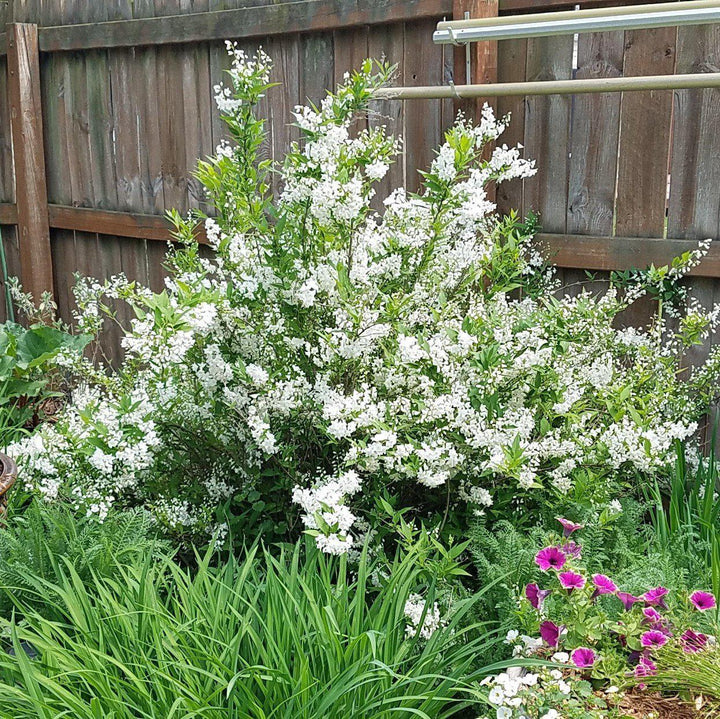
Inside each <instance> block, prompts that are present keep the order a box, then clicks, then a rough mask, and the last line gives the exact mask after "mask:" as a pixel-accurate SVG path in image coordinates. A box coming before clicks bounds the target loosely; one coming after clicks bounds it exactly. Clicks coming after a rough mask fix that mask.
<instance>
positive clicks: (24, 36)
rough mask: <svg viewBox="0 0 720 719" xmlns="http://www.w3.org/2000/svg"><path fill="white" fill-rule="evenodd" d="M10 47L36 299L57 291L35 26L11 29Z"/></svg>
mask: <svg viewBox="0 0 720 719" xmlns="http://www.w3.org/2000/svg"><path fill="white" fill-rule="evenodd" d="M7 47H8V51H7V55H8V101H9V105H10V125H11V131H12V143H13V162H14V166H15V202H16V204H17V218H18V219H17V226H18V230H17V231H18V243H19V246H20V272H21V280H22V284H23V288H24V289H25V291H26V292H30V293H32V295H33V297H35V299H36V300H38V299H39V298H40V295H41V294H42V293H43V292H45V291H48V292H51V293H52V292H53V289H54V288H53V272H52V254H51V249H50V226H49V219H48V197H47V181H46V178H45V153H44V145H43V123H42V100H41V95H40V51H39V46H38V28H37V25H33V24H30V23H12V24H9V25H8V26H7Z"/></svg>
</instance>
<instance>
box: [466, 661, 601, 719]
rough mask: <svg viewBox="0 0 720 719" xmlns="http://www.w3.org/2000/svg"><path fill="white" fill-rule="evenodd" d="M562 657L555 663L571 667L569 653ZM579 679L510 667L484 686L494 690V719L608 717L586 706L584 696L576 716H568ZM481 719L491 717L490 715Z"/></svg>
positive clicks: (578, 700) (552, 671)
mask: <svg viewBox="0 0 720 719" xmlns="http://www.w3.org/2000/svg"><path fill="white" fill-rule="evenodd" d="M562 655H563V653H562V652H558V653H557V654H556V655H554V656H553V657H552V661H553V662H555V663H558V664H561V663H564V664H567V662H568V656H567V654H565V655H564V656H562ZM576 680H577V678H576V676H575V675H574V673H573V671H572V670H570V671H565V672H563V671H561V670H560V669H551V668H548V667H542V668H536V669H535V670H534V671H533V670H530V669H524V668H522V667H510V668H508V669H507V670H506V671H504V672H502V673H500V674H497V675H494V676H489V677H486V678H485V679H483V680H482V681H481V682H480V684H481V686H485V687H490V689H489V691H488V694H487V701H488V703H489V704H490V705H491V706H493V707H494V714H493V716H492V719H562V717H565V716H573V717H580V716H582V717H583V718H584V719H586V718H589V717H593V716H606V712H604V711H599V710H598V711H597V712H595V711H593V710H592V709H590V706H589V705H585V703H584V702H583V701H582V696H583V694H579V695H578V696H577V697H576V698H574V701H573V702H572V703H573V705H574V706H573V710H572V713H571V714H570V713H568V712H569V702H570V697H571V695H573V684H574V682H575V681H576ZM555 707H558V708H557V709H556V708H555ZM561 711H562V712H563V713H562V714H561V713H560V712H561ZM481 719H491V718H490V717H487V716H486V717H481Z"/></svg>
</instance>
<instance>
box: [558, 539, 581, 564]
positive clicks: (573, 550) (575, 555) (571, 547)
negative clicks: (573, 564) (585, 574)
mask: <svg viewBox="0 0 720 719" xmlns="http://www.w3.org/2000/svg"><path fill="white" fill-rule="evenodd" d="M560 549H561V550H562V553H563V554H564V555H565V556H566V557H570V558H571V559H580V558H581V557H582V547H581V546H580V545H579V544H578V543H577V542H573V541H572V540H570V541H569V542H565V544H563V545H562V547H560Z"/></svg>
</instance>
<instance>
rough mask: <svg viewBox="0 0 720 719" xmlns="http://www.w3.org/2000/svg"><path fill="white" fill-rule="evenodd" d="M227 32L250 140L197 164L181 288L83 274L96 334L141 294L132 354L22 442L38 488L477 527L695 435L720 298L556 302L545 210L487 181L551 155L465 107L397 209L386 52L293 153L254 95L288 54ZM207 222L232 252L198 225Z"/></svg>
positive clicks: (652, 466) (330, 518)
mask: <svg viewBox="0 0 720 719" xmlns="http://www.w3.org/2000/svg"><path fill="white" fill-rule="evenodd" d="M230 52H231V54H232V55H233V60H234V62H233V67H232V69H231V71H230V73H229V76H230V80H231V85H230V86H229V87H226V88H218V103H219V106H220V109H221V111H222V113H223V117H224V119H225V121H226V123H227V125H228V127H229V130H230V134H231V135H232V138H233V143H232V144H230V143H228V144H224V145H222V146H221V147H220V148H218V152H217V155H216V157H214V158H213V159H211V160H208V161H207V162H201V163H200V165H199V172H198V175H199V177H200V179H201V180H202V181H203V183H204V184H205V186H206V188H207V190H208V193H209V196H210V198H211V200H212V202H213V204H214V207H215V214H214V216H213V217H208V218H201V217H199V216H192V217H190V218H185V219H183V218H180V217H177V216H176V218H175V219H176V224H177V233H178V239H180V240H182V241H183V243H184V244H183V247H182V248H181V249H179V250H176V251H173V252H171V253H170V255H169V256H168V265H169V269H170V274H169V277H168V279H167V281H166V284H167V287H166V289H165V291H164V292H162V293H160V294H153V293H151V292H149V291H148V290H147V289H145V288H141V287H138V286H136V285H134V284H133V283H128V282H125V281H123V279H122V278H113V279H112V280H111V281H109V282H108V283H106V285H104V286H103V285H100V284H98V283H93V282H83V283H81V285H80V287H79V291H78V304H79V311H78V315H77V320H78V323H79V324H80V326H81V327H82V328H83V329H93V330H95V331H96V330H97V329H98V327H99V324H100V322H101V321H102V317H103V308H104V307H105V304H106V301H105V297H104V294H105V292H106V291H107V292H109V293H110V294H111V295H112V296H113V297H119V298H121V299H124V300H125V301H127V302H129V303H131V305H132V307H133V309H134V310H135V314H136V319H135V320H134V321H133V323H132V327H131V328H129V329H128V330H127V332H126V335H125V338H124V340H123V344H124V347H125V349H126V352H127V357H126V360H125V362H124V365H123V366H122V368H121V369H120V370H119V372H118V373H117V374H116V375H113V376H111V377H107V378H105V379H103V378H101V377H99V376H98V374H97V373H95V374H94V375H93V377H92V380H93V386H92V387H86V388H82V389H80V390H78V392H77V393H76V395H75V398H74V401H73V402H72V403H71V404H70V405H69V406H68V408H67V410H66V412H65V414H64V415H63V416H62V417H61V418H60V419H59V421H58V422H57V424H55V425H53V426H47V427H45V428H44V430H43V431H42V432H41V433H39V434H38V435H36V436H35V437H33V438H32V439H31V440H29V441H28V442H24V443H22V444H20V445H18V446H16V447H15V448H14V452H15V454H16V455H17V456H18V458H19V459H20V461H21V463H22V466H23V470H24V473H23V476H24V479H25V482H26V483H27V485H28V486H30V487H32V488H34V489H35V490H37V492H39V493H40V494H41V495H43V496H46V497H48V498H53V497H56V496H69V497H72V498H73V500H74V501H75V502H77V503H78V505H79V506H81V507H83V508H85V509H87V511H88V512H91V513H96V514H98V515H99V516H100V517H102V516H103V514H104V513H105V512H106V511H107V509H108V507H110V506H111V505H112V504H113V503H115V502H122V503H124V504H127V503H133V504H135V503H140V504H144V505H146V506H148V507H150V508H151V509H152V510H153V511H154V512H155V514H156V516H157V517H158V518H159V519H160V520H161V521H163V522H165V523H166V524H167V525H168V526H169V527H172V528H174V529H175V530H177V531H178V532H180V533H185V532H205V531H214V530H215V529H217V523H218V522H220V523H223V525H224V523H225V522H226V521H229V522H230V524H231V525H232V526H230V529H231V530H233V531H234V532H235V533H236V534H238V535H242V534H244V533H250V532H252V533H258V532H264V533H266V534H268V535H271V536H275V537H286V536H288V535H292V534H293V533H296V532H297V531H298V530H299V529H301V528H303V527H304V528H306V529H307V530H309V531H311V532H313V533H314V534H315V535H316V538H317V543H318V546H320V547H321V548H322V549H324V550H325V551H327V552H331V553H342V552H345V551H347V549H348V548H349V547H350V546H352V544H353V542H354V541H357V539H358V537H359V536H360V535H361V534H363V533H365V532H367V530H368V528H369V527H372V525H373V522H372V521H370V522H368V520H372V512H373V511H374V509H373V508H374V507H375V506H376V502H377V500H378V499H380V498H384V499H386V500H389V501H390V504H392V503H393V502H394V503H395V506H403V507H404V506H413V507H415V508H417V509H419V511H420V513H421V514H422V516H425V517H428V516H430V517H433V516H437V517H441V516H445V517H446V518H448V517H449V518H450V519H452V520H453V521H454V522H455V523H456V524H457V525H459V526H462V523H463V522H464V521H465V519H464V518H465V517H466V516H470V515H472V514H474V513H478V512H482V511H485V510H487V508H489V507H490V506H491V505H493V504H494V503H495V507H494V509H493V511H496V510H498V509H499V510H500V511H502V508H503V507H504V506H505V505H507V504H508V503H516V502H518V501H524V502H526V503H532V502H535V501H537V500H539V499H541V498H545V499H548V498H550V499H552V497H553V496H554V495H557V494H558V493H559V494H565V493H568V492H570V491H572V489H573V487H574V485H575V484H576V483H578V482H579V483H580V484H582V486H583V488H584V489H583V491H586V492H594V493H597V494H599V495H602V496H606V495H607V494H608V493H609V492H611V491H612V486H613V485H612V483H610V482H609V480H610V479H611V478H615V480H614V481H616V480H617V478H623V477H632V476H634V475H635V473H636V472H638V471H640V472H652V471H655V470H657V469H659V468H662V467H663V466H664V465H665V464H666V463H667V462H668V461H669V450H670V447H671V444H672V442H673V440H674V439H676V438H685V437H688V436H690V435H692V434H693V432H694V431H695V428H696V424H695V421H696V419H697V418H698V416H699V415H700V414H701V412H702V409H703V402H704V401H705V400H706V399H707V397H708V396H709V395H710V394H711V393H712V390H711V389H710V388H711V387H712V383H713V382H714V380H715V377H716V375H717V366H718V363H719V362H720V360H719V358H718V356H717V355H713V356H712V357H711V359H710V360H709V363H708V364H707V365H706V366H705V367H704V368H702V369H701V370H699V371H698V372H696V373H695V374H694V375H693V376H692V378H691V379H690V380H689V381H686V380H684V379H682V378H681V377H680V375H679V370H678V367H679V364H678V359H679V358H680V357H681V356H682V353H683V349H684V346H685V345H686V344H689V343H692V342H695V341H698V337H700V336H702V335H703V333H706V332H707V331H708V329H709V327H710V326H711V325H712V324H713V323H714V321H715V319H716V316H717V314H718V313H717V312H713V313H703V312H702V310H701V309H700V308H693V309H692V311H691V313H690V314H689V315H688V318H686V319H681V320H680V325H681V329H680V330H678V331H674V332H671V331H669V329H668V328H667V327H666V325H665V323H664V321H663V319H662V318H658V320H657V321H656V322H655V323H654V324H653V326H652V327H651V328H650V329H649V330H647V331H645V330H640V329H625V330H621V329H617V328H616V324H615V320H616V318H617V316H618V315H619V313H621V312H622V310H623V309H625V308H626V307H627V305H628V304H629V303H630V302H632V300H633V297H634V296H637V295H638V294H640V291H634V292H633V293H632V295H633V296H631V293H629V292H626V293H619V292H617V291H615V290H614V289H610V290H609V291H607V292H606V293H605V294H601V295H599V296H596V295H591V294H589V293H588V292H582V293H580V294H579V295H577V296H575V297H570V296H564V297H560V298H559V299H558V298H557V294H555V295H554V294H553V293H552V292H551V290H552V289H553V284H552V274H551V272H550V271H549V270H548V268H547V267H546V266H545V265H544V264H543V263H542V260H541V259H540V257H539V256H538V253H537V251H536V250H535V249H533V245H532V232H531V228H530V227H529V226H527V225H525V224H522V223H521V222H520V221H519V220H518V219H517V217H515V216H510V217H506V218H501V217H498V216H497V215H496V214H495V205H494V203H493V202H492V201H491V200H490V198H489V196H488V194H487V190H486V188H487V187H488V185H489V184H492V183H495V184H496V183H499V182H504V181H507V180H511V179H513V178H523V177H529V176H531V175H532V174H533V173H534V171H535V170H534V166H533V163H532V162H530V161H527V160H525V159H523V158H522V157H521V155H520V150H519V149H518V148H508V147H507V146H505V145H502V144H500V142H496V141H497V140H498V138H499V137H500V135H501V134H502V132H503V130H504V129H505V124H506V120H498V119H496V118H495V117H494V116H493V113H492V110H491V109H490V108H488V107H486V108H485V109H484V111H483V113H482V118H481V121H480V124H479V125H477V126H474V125H473V124H471V123H470V122H468V121H466V120H464V119H463V118H462V117H460V118H459V119H458V120H457V122H456V123H455V125H454V126H453V127H452V128H451V129H450V130H448V132H447V133H446V136H445V142H444V144H443V145H442V147H440V149H439V150H438V152H437V157H436V159H435V160H434V161H433V163H432V166H431V167H430V168H429V169H428V170H427V171H426V172H424V173H423V187H422V189H421V190H420V191H419V192H418V193H408V192H406V191H405V190H404V189H402V188H398V189H396V190H395V191H394V192H392V193H391V194H390V195H389V196H388V197H387V198H386V199H385V200H384V201H383V202H382V209H381V210H379V211H378V210H376V209H373V206H374V205H373V204H371V203H372V200H373V197H374V195H375V186H376V184H377V182H378V181H379V180H380V179H381V178H382V177H383V176H384V175H385V174H386V173H387V171H388V168H389V166H390V164H391V163H392V162H393V161H394V158H395V155H396V154H397V152H398V150H399V143H398V141H397V140H396V139H394V138H392V137H390V136H389V135H388V134H387V133H386V131H385V128H383V127H372V128H369V129H362V130H361V131H359V132H355V133H354V132H353V131H352V128H353V124H352V123H353V120H354V118H355V116H356V115H357V113H362V112H364V111H365V110H366V109H367V107H368V103H369V101H370V100H371V97H372V93H373V91H374V89H375V88H377V87H378V86H379V85H381V84H383V83H385V82H386V81H387V79H388V74H389V70H388V68H386V67H384V66H382V65H374V64H373V63H371V62H370V61H367V62H366V63H365V64H364V65H363V67H362V69H361V70H360V71H359V72H356V73H354V74H352V75H348V76H347V78H346V80H345V83H344V84H343V85H342V86H340V87H339V88H338V89H337V91H336V92H335V93H334V94H328V96H327V97H326V98H325V99H324V100H323V101H322V103H321V104H320V106H319V107H314V106H310V107H301V108H297V110H296V113H295V119H296V123H297V126H298V127H299V130H300V132H301V135H302V140H301V141H300V142H299V143H297V144H295V145H294V146H293V147H292V149H291V150H290V151H289V152H288V154H287V157H286V158H285V161H284V163H283V165H282V166H281V167H279V168H276V167H274V166H272V165H271V162H270V161H269V160H266V159H262V157H263V153H262V147H263V143H264V142H265V134H264V124H263V120H262V119H260V118H258V117H256V115H255V106H256V104H257V102H258V100H259V99H260V98H261V97H262V96H263V94H264V93H265V92H266V91H267V90H268V89H269V85H268V78H269V67H270V61H269V59H268V58H267V57H266V56H265V55H264V54H262V53H260V54H259V55H258V56H257V57H256V58H253V59H249V58H246V57H245V56H244V55H243V53H242V52H241V51H239V50H236V49H234V48H233V47H231V48H230ZM488 143H495V149H494V150H493V151H492V153H490V154H489V159H483V157H484V155H483V153H484V151H485V148H486V146H487V145H488ZM276 170H277V171H278V172H280V175H281V180H282V183H281V185H282V192H281V194H280V196H279V197H278V198H277V199H275V198H273V196H272V194H271V192H270V187H269V185H270V182H269V176H270V173H271V172H274V171H276ZM201 221H202V222H204V226H205V230H206V233H207V239H208V242H209V244H210V247H211V248H212V250H214V253H213V254H212V257H208V256H206V254H204V253H203V252H201V251H200V248H199V246H198V244H197V243H196V242H195V241H194V235H195V234H196V233H197V231H198V229H199V224H200V222H201ZM701 254H702V250H699V251H698V252H697V253H694V254H692V256H689V257H687V258H685V260H684V261H683V262H684V264H683V263H680V264H679V265H677V266H678V267H681V266H683V267H684V266H685V265H689V264H692V262H695V261H697V259H698V258H699V257H700V255H701ZM673 267H675V265H674V266H673ZM641 291H643V290H642V287H641ZM606 498H607V497H606ZM228 518H230V519H229V520H228ZM225 529H227V527H225V526H223V527H222V530H221V531H225Z"/></svg>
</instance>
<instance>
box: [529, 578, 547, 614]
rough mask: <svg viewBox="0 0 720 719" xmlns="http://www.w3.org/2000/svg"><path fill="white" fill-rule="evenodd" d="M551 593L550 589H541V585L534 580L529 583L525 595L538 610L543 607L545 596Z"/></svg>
mask: <svg viewBox="0 0 720 719" xmlns="http://www.w3.org/2000/svg"><path fill="white" fill-rule="evenodd" d="M549 594H550V590H549V589H540V587H538V585H537V584H535V583H534V582H533V583H532V584H528V585H527V586H526V587H525V596H526V597H527V600H528V602H530V604H531V605H532V607H533V608H534V609H537V610H538V611H539V610H540V609H542V605H543V602H544V601H545V597H547V596H548V595H549Z"/></svg>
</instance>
